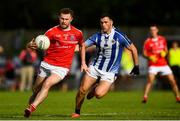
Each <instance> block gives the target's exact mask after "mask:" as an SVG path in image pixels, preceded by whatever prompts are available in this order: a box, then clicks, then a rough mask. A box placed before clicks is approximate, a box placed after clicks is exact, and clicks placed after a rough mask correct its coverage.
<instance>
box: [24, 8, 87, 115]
mask: <svg viewBox="0 0 180 121" xmlns="http://www.w3.org/2000/svg"><path fill="white" fill-rule="evenodd" d="M72 20H73V11H72V10H71V9H69V8H63V9H61V10H60V12H59V25H58V26H55V27H53V28H51V29H49V30H48V31H47V32H46V33H45V35H46V36H48V38H49V39H50V47H49V48H48V49H47V51H46V55H45V56H44V59H43V61H42V62H41V65H40V69H39V74H38V76H37V78H36V81H35V84H34V87H33V95H32V96H31V97H30V99H29V106H28V107H27V108H26V109H25V111H24V116H25V117H29V116H30V115H31V113H32V112H33V111H35V110H36V107H37V106H38V105H39V104H40V103H42V102H43V101H44V100H45V98H46V97H47V95H48V91H49V89H50V88H51V87H52V86H53V85H55V84H57V83H58V82H60V81H61V80H62V79H63V78H64V77H65V76H66V75H67V73H68V71H69V68H70V66H71V63H72V58H73V55H74V50H75V46H76V45H77V44H78V45H79V46H80V53H81V71H83V70H85V71H87V69H88V68H87V66H86V63H85V45H84V42H83V35H82V32H81V31H80V30H78V29H76V28H75V27H73V26H72V25H71V21H72ZM27 46H28V47H29V48H31V49H37V46H36V44H35V42H34V39H33V40H32V41H31V42H30V43H28V45H27Z"/></svg>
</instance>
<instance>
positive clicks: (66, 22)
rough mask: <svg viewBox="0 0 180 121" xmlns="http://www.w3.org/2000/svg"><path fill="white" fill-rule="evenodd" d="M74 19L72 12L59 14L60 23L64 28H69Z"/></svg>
mask: <svg viewBox="0 0 180 121" xmlns="http://www.w3.org/2000/svg"><path fill="white" fill-rule="evenodd" d="M72 20H73V18H72V16H71V14H63V13H61V15H60V16H59V24H60V26H61V28H62V29H67V28H68V27H69V26H70V24H71V21H72Z"/></svg>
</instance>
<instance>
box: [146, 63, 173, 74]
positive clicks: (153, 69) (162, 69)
mask: <svg viewBox="0 0 180 121" xmlns="http://www.w3.org/2000/svg"><path fill="white" fill-rule="evenodd" d="M148 72H149V73H152V74H157V73H160V75H163V76H164V75H168V74H172V71H171V69H170V67H169V66H168V65H167V66H150V67H149V69H148Z"/></svg>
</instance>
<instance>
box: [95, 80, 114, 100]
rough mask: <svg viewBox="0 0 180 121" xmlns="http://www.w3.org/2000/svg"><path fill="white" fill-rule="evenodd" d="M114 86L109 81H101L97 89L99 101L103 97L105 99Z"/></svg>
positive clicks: (96, 94)
mask: <svg viewBox="0 0 180 121" xmlns="http://www.w3.org/2000/svg"><path fill="white" fill-rule="evenodd" d="M111 85H112V82H109V81H100V82H99V84H98V86H97V87H96V89H95V94H94V95H95V96H96V98H97V99H100V98H102V97H104V96H105V95H106V94H107V93H108V91H109V90H110V88H111Z"/></svg>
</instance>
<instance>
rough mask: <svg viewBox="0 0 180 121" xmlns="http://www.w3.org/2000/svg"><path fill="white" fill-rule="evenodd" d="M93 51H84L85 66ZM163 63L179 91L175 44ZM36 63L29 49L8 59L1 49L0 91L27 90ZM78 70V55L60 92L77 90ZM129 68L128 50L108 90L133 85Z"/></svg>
mask: <svg viewBox="0 0 180 121" xmlns="http://www.w3.org/2000/svg"><path fill="white" fill-rule="evenodd" d="M94 50H95V49H94V48H93V47H92V48H88V50H87V53H86V61H87V64H88V63H89V61H90V59H91V58H93V57H94V55H95V54H96V52H94ZM167 60H168V62H169V65H170V67H171V69H172V71H173V74H174V76H175V78H176V80H177V84H178V87H179V88H180V47H179V43H178V41H173V42H172V43H171V44H170V47H169V53H168V56H167ZM139 61H140V71H141V75H146V74H147V72H146V71H147V70H146V68H147V66H146V65H147V62H146V59H145V58H144V57H142V55H140V56H139ZM39 62H40V58H39V55H38V54H37V53H36V52H33V51H31V50H30V49H27V48H25V49H23V50H22V51H21V52H20V53H19V54H18V55H13V56H8V55H6V53H5V51H4V48H3V47H2V46H0V90H10V91H16V90H19V91H29V90H31V88H32V85H33V83H34V78H35V77H36V75H37V73H38V70H37V69H38V66H39ZM141 65H143V66H141ZM144 65H145V66H144ZM79 68H80V57H79V54H77V53H75V56H74V59H73V64H72V67H71V70H70V73H69V76H67V77H66V79H65V80H64V81H62V82H61V84H59V86H60V89H61V90H65V91H66V90H68V89H70V88H71V89H72V88H73V89H77V88H78V87H79V84H80V80H81V77H82V75H83V73H81V72H80V69H79ZM132 68H133V60H132V56H131V53H130V52H129V50H127V49H125V50H124V52H123V56H122V61H121V67H120V72H119V76H118V78H117V80H116V81H115V83H114V85H113V86H112V89H119V88H121V89H124V90H129V89H130V88H131V87H132V86H133V85H132V83H134V81H133V79H132V77H131V76H129V72H130V71H131V69H132ZM143 78H144V77H143ZM159 85H161V88H163V86H164V87H166V86H167V85H166V84H164V82H163V81H157V86H159ZM59 86H58V88H59Z"/></svg>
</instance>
